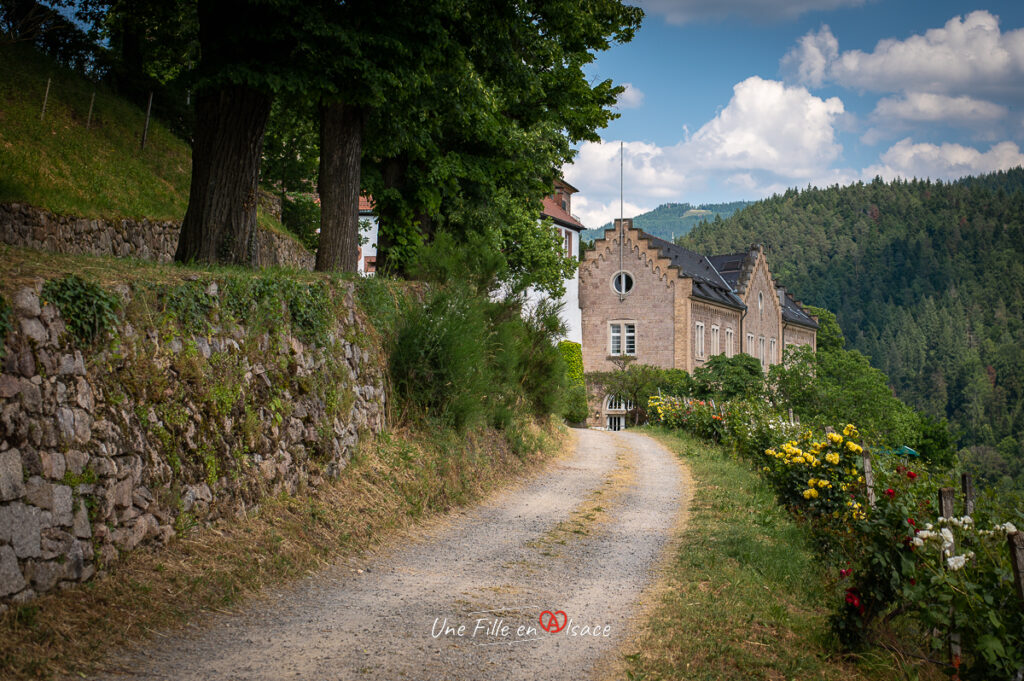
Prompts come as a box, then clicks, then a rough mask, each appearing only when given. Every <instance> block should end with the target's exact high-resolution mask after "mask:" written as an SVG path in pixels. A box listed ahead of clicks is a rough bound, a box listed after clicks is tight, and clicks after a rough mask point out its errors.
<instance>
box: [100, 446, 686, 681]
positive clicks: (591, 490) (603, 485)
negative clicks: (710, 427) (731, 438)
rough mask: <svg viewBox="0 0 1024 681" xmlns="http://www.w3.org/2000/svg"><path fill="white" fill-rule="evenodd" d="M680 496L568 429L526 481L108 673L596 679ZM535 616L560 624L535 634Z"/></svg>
mask: <svg viewBox="0 0 1024 681" xmlns="http://www.w3.org/2000/svg"><path fill="white" fill-rule="evenodd" d="M684 492H685V490H684V478H683V472H682V468H681V465H680V463H679V462H678V459H677V458H676V457H675V456H674V455H672V454H670V453H669V452H668V451H667V450H665V449H664V448H663V447H662V446H661V445H659V444H658V443H657V442H655V441H654V440H652V439H650V438H648V437H646V436H643V435H639V434H634V433H629V432H620V433H611V432H602V431H594V430H585V431H579V438H578V443H577V447H576V451H575V454H574V455H572V456H571V457H567V458H565V459H562V460H559V461H558V462H556V463H555V464H553V465H552V466H551V467H550V468H549V469H548V470H546V471H545V472H544V473H542V474H541V475H539V476H537V477H536V478H534V479H533V480H531V481H529V482H528V483H526V484H524V485H521V486H519V487H517V488H514V489H510V490H508V491H505V492H503V493H501V494H498V495H496V496H495V497H493V498H492V499H490V500H488V501H487V502H485V503H484V504H481V505H480V506H477V507H474V508H472V509H470V510H468V511H466V512H463V513H456V514H452V515H451V516H449V517H448V518H446V519H444V520H443V521H441V522H438V523H435V524H433V525H430V526H428V527H427V528H424V529H422V530H421V531H419V532H418V533H417V534H418V536H417V537H416V538H415V539H409V540H407V541H403V542H400V545H398V546H395V547H393V548H392V549H391V550H389V551H387V552H385V553H380V554H378V555H375V556H370V557H367V558H365V559H364V560H358V559H356V560H350V561H347V562H346V563H345V564H338V565H336V566H333V567H331V568H329V569H327V570H325V571H323V572H321V573H320V574H318V575H316V576H313V577H310V578H307V579H305V580H302V581H300V582H298V583H296V584H295V585H293V586H292V587H290V588H288V589H285V590H281V591H280V592H278V593H274V594H268V595H267V596H266V598H264V599H262V600H260V601H259V602H257V603H255V604H254V605H251V606H249V607H248V608H246V609H244V610H243V611H242V612H240V613H237V614H232V615H223V616H217V617H215V618H212V621H210V622H208V623H206V624H204V625H203V626H202V627H192V628H189V629H187V630H186V631H185V632H184V633H182V632H175V633H171V634H168V635H163V636H161V637H160V638H157V639H155V640H153V641H150V642H149V643H147V644H146V645H145V646H144V647H140V648H138V649H136V650H134V651H131V652H130V653H126V654H125V655H124V656H123V657H122V658H121V659H118V660H117V661H116V662H115V663H114V664H113V665H112V668H111V669H112V671H111V672H110V673H111V675H110V676H108V677H105V678H111V679H123V678H126V677H128V678H138V679H165V678H173V679H204V680H205V679H339V680H340V679H417V680H419V679H423V680H427V679H467V680H468V679H495V680H497V679H531V680H533V679H559V680H560V681H561V680H563V679H567V678H571V679H581V678H593V677H595V676H597V675H598V674H599V673H600V671H601V670H602V669H605V668H606V664H607V663H608V662H609V660H613V659H614V658H615V657H616V651H617V650H618V648H619V646H620V645H621V644H622V642H623V641H624V640H625V638H626V637H627V636H628V635H629V634H630V633H631V627H632V624H631V622H632V621H633V619H635V616H636V615H638V614H639V613H640V606H641V602H642V600H643V595H644V592H645V590H647V589H649V588H650V587H651V586H652V584H653V582H654V579H655V577H656V573H657V566H658V564H659V561H660V559H661V558H662V556H663V553H664V551H665V550H666V547H667V542H668V540H669V538H670V535H671V534H672V530H673V527H674V526H675V525H676V522H677V520H678V519H679V516H680V513H681V512H682V508H683V505H682V502H683V499H684ZM542 611H553V612H554V613H555V620H556V626H557V625H562V623H563V622H565V623H566V624H565V627H564V628H563V629H561V630H560V631H558V632H557V633H549V632H548V631H545V630H544V629H543V628H541V626H540V621H539V618H540V617H541V613H542ZM559 611H562V612H563V613H565V615H564V616H563V615H562V614H559ZM496 621H498V625H497V627H494V623H495V622H496ZM447 626H450V627H452V629H451V630H448V631H449V633H447V634H446V633H444V630H445V629H446V628H447ZM460 626H464V627H465V628H464V629H463V630H462V631H461V634H460V632H459V629H458V628H459V627H460ZM504 626H507V627H508V629H502V627H504ZM583 626H589V627H590V629H591V630H590V631H588V632H587V633H586V634H584V632H583V630H582V627H583ZM594 629H596V630H597V635H596V636H594V635H593V633H592V632H593V630H594ZM113 670H117V671H113Z"/></svg>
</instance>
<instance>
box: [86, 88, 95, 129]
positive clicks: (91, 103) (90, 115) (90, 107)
mask: <svg viewBox="0 0 1024 681" xmlns="http://www.w3.org/2000/svg"><path fill="white" fill-rule="evenodd" d="M95 103H96V91H95V90H93V92H92V99H90V100H89V116H88V118H86V119H85V129H86V130H88V129H89V126H90V125H92V107H93V105H94V104H95Z"/></svg>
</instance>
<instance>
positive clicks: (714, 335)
mask: <svg viewBox="0 0 1024 681" xmlns="http://www.w3.org/2000/svg"><path fill="white" fill-rule="evenodd" d="M720 341H721V338H720V334H719V328H718V324H712V325H711V354H712V355H717V354H718V353H720V352H721V351H722V346H721V342H720Z"/></svg>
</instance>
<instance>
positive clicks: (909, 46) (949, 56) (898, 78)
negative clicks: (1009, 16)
mask: <svg viewBox="0 0 1024 681" xmlns="http://www.w3.org/2000/svg"><path fill="white" fill-rule="evenodd" d="M835 40H836V39H835V36H834V35H832V32H831V31H830V30H829V29H828V27H827V26H824V27H822V29H821V30H819V31H818V33H813V32H812V33H808V34H807V35H806V36H804V37H803V38H801V39H800V41H799V42H798V44H797V46H796V47H794V48H793V49H792V50H790V52H789V53H788V54H787V55H786V56H785V57H784V58H783V62H782V65H783V67H784V68H785V69H786V70H787V71H789V72H791V73H793V72H795V73H796V74H797V76H798V77H799V78H800V79H801V80H800V82H803V83H805V84H807V85H812V86H818V85H820V84H821V83H822V82H824V81H826V80H828V81H832V82H835V83H837V84H839V85H842V86H844V87H849V88H856V89H859V90H868V91H872V92H900V91H913V92H933V93H940V94H984V93H990V94H991V93H998V94H1003V95H1009V96H1015V97H1020V96H1024V29H1016V30H1013V31H1007V32H1005V33H1003V32H1002V31H1000V29H999V17H998V16H996V15H994V14H992V13H990V12H988V11H985V10H978V11H975V12H971V13H970V14H968V15H967V16H965V17H960V16H956V17H953V18H952V19H950V20H949V21H948V22H946V25H945V26H943V27H942V28H933V29H930V30H928V31H926V32H925V33H924V34H923V35H913V36H910V37H909V38H907V39H905V40H895V39H888V40H882V41H880V42H879V43H878V44H877V45H876V46H875V49H874V50H873V51H871V52H864V51H861V50H848V51H846V52H841V53H836V52H831V51H830V50H831V48H832V46H833V45H835V46H836V48H837V49H838V44H837V43H835ZM823 60H824V61H825V64H824V65H822V61H823Z"/></svg>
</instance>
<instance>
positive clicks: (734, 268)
mask: <svg viewBox="0 0 1024 681" xmlns="http://www.w3.org/2000/svg"><path fill="white" fill-rule="evenodd" d="M746 258H747V254H746V253H729V254H728V255H712V256H710V257H708V262H710V263H711V265H712V267H714V268H715V269H716V270H718V274H719V275H721V277H722V279H724V280H725V282H726V283H727V284H729V286H730V287H731V288H732V290H733V291H735V290H736V288H737V286H739V283H740V272H741V271H742V270H743V261H744V260H746Z"/></svg>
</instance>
